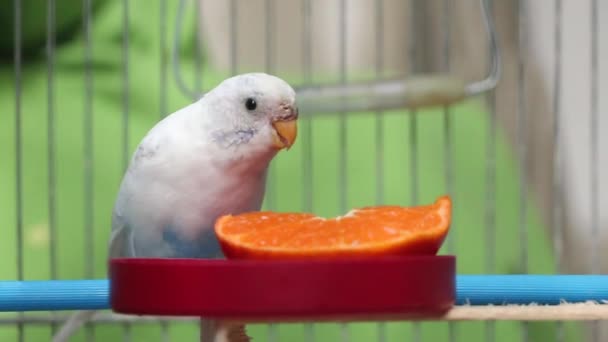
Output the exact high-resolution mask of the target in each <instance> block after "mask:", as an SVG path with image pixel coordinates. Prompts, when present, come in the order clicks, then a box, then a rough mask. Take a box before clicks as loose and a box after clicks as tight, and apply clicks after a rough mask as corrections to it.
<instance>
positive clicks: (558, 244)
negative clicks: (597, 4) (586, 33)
mask: <svg viewBox="0 0 608 342" xmlns="http://www.w3.org/2000/svg"><path fill="white" fill-rule="evenodd" d="M553 11H554V17H555V18H554V25H553V39H554V41H553V43H554V45H553V48H554V64H553V75H554V79H553V184H552V190H551V191H552V196H551V202H552V203H551V204H552V205H551V221H552V222H551V227H553V248H554V249H555V255H556V257H555V269H556V272H557V273H560V272H561V271H562V267H563V266H562V262H563V257H564V248H563V247H564V244H563V237H564V230H563V222H562V219H561V212H562V205H561V203H562V202H561V201H562V197H561V191H560V189H561V182H562V179H563V177H562V159H561V142H560V134H561V132H560V128H561V127H560V120H561V117H560V116H561V102H560V98H561V86H562V27H561V25H562V0H555V3H554V8H553ZM556 324H557V326H556V340H557V342H560V341H563V340H564V325H563V323H562V322H561V321H558V322H556Z"/></svg>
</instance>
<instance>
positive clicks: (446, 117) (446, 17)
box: [441, 0, 457, 342]
mask: <svg viewBox="0 0 608 342" xmlns="http://www.w3.org/2000/svg"><path fill="white" fill-rule="evenodd" d="M451 13H452V3H451V1H450V0H444V1H443V15H442V18H441V19H442V20H441V21H442V24H443V25H442V26H443V29H442V31H443V48H442V50H443V53H442V54H443V68H444V70H445V72H446V73H449V72H450V69H451V66H450V59H451V48H452V46H451V45H452V39H451V38H452V36H451V34H450V32H451V30H450V28H451V26H452V21H451V20H450V19H451V16H452V14H451ZM450 109H451V108H450V106H444V107H443V139H444V151H445V152H444V153H445V154H444V155H445V160H444V165H445V186H446V191H447V193H448V194H449V195H450V196H452V197H454V196H455V194H454V180H453V173H454V156H453V153H454V152H453V150H452V145H453V143H452V118H451V111H450ZM450 230H451V233H450V236H448V239H447V245H448V246H447V247H448V253H449V254H454V253H456V244H455V242H454V225H453V224H452V227H451V229H450ZM456 327H457V326H456V324H455V323H454V322H448V340H449V341H450V342H454V341H456Z"/></svg>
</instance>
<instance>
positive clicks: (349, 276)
mask: <svg viewBox="0 0 608 342" xmlns="http://www.w3.org/2000/svg"><path fill="white" fill-rule="evenodd" d="M109 266H110V284H111V285H110V286H111V288H110V304H111V307H112V309H113V310H114V311H115V312H118V313H124V314H137V315H161V316H199V317H206V318H217V319H225V320H240V321H248V322H265V321H275V322H278V321H309V320H315V321H319V320H353V321H354V320H376V319H391V318H394V319H408V318H410V319H412V318H424V317H433V316H438V315H441V314H443V313H444V312H446V311H447V310H449V309H450V308H451V307H452V305H453V304H454V301H455V297H456V293H455V292H456V291H455V285H456V284H455V276H456V274H455V273H456V272H455V257H454V256H403V257H374V258H349V259H331V260H329V259H328V260H290V261H288V260H202V259H143V258H117V259H112V260H110V265H109Z"/></svg>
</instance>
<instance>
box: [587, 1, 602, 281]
mask: <svg viewBox="0 0 608 342" xmlns="http://www.w3.org/2000/svg"><path fill="white" fill-rule="evenodd" d="M598 10H599V9H598V4H597V0H591V94H590V95H591V113H590V120H589V124H590V127H589V128H590V131H591V132H590V135H589V138H590V142H589V143H590V146H591V161H590V171H591V174H590V177H591V178H590V179H591V237H592V239H591V241H593V248H592V251H591V263H592V265H591V272H592V273H598V272H599V268H600V260H599V247H600V245H599V243H600V239H599V228H600V227H599V197H598V196H599V193H598V185H599V184H598V183H599V178H598V172H597V171H598V100H599V97H598V73H599V70H598V69H599V68H598Z"/></svg>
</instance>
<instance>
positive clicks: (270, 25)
mask: <svg viewBox="0 0 608 342" xmlns="http://www.w3.org/2000/svg"><path fill="white" fill-rule="evenodd" d="M264 7H265V13H266V21H265V24H266V25H265V32H264V33H265V36H266V44H265V46H264V49H265V56H264V57H265V61H264V62H265V63H264V64H265V69H266V72H267V73H269V74H272V73H274V49H273V48H274V34H273V33H274V31H273V30H274V27H275V24H274V7H275V5H274V0H266V1H265V3H264ZM268 171H269V174H270V177H268V178H269V183H268V189H267V191H266V196H265V197H266V201H267V203H268V207H269V209H270V210H275V209H276V196H277V194H276V181H275V179H276V178H275V177H276V172H277V168H276V165H275V163H271V164H270V165H269V170H268ZM278 336H279V332H278V328H277V325H276V324H275V323H269V324H268V341H269V342H275V341H278Z"/></svg>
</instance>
